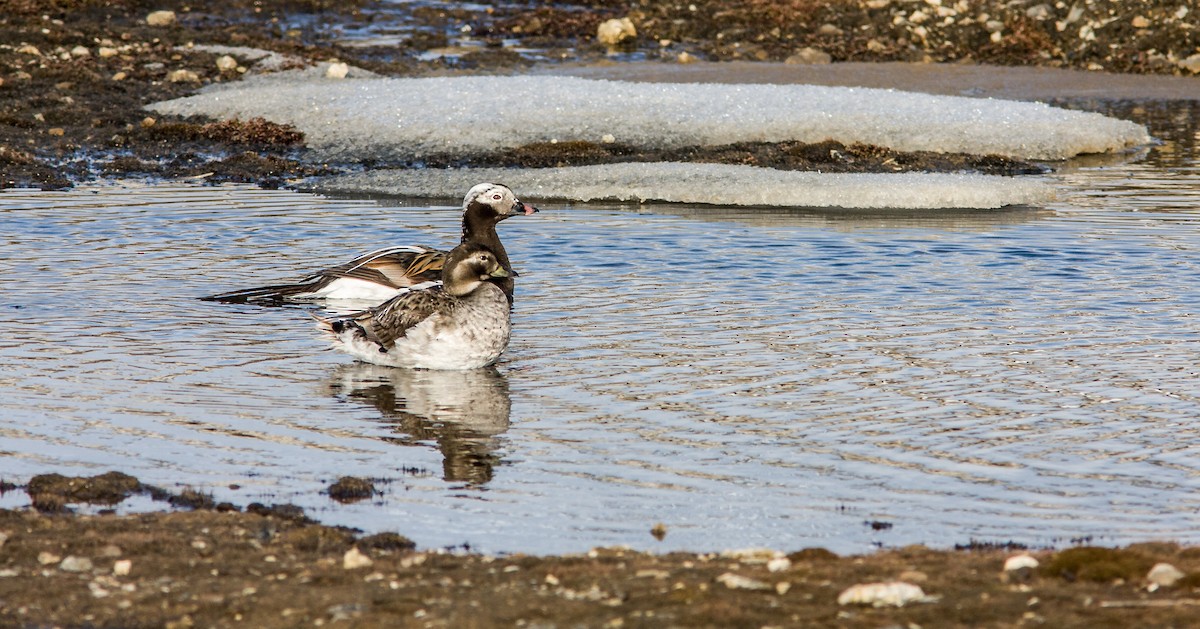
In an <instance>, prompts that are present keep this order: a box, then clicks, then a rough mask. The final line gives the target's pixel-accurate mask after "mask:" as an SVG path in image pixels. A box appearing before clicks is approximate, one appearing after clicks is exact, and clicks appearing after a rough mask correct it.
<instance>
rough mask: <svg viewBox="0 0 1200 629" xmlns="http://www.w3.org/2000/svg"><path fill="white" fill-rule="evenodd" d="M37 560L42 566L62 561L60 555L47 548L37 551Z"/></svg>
mask: <svg viewBox="0 0 1200 629" xmlns="http://www.w3.org/2000/svg"><path fill="white" fill-rule="evenodd" d="M37 561H38V563H40V564H42V565H43V566H48V565H50V564H52V563H58V562H60V561H62V557H60V556H59V555H56V554H54V553H52V552H50V551H48V550H43V551H42V552H40V553H38V556H37Z"/></svg>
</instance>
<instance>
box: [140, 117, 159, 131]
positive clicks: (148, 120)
mask: <svg viewBox="0 0 1200 629" xmlns="http://www.w3.org/2000/svg"><path fill="white" fill-rule="evenodd" d="M155 124H158V121H157V120H155V119H154V117H153V116H146V117H145V118H142V128H144V129H149V128H150V127H153V126H154V125H155Z"/></svg>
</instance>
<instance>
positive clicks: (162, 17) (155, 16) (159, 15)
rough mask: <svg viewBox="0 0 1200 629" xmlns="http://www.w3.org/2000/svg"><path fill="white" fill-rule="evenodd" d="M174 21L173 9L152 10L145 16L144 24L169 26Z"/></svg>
mask: <svg viewBox="0 0 1200 629" xmlns="http://www.w3.org/2000/svg"><path fill="white" fill-rule="evenodd" d="M174 23H175V12H174V11H153V12H151V13H150V14H149V15H147V16H146V24H148V25H150V26H170V25H172V24H174Z"/></svg>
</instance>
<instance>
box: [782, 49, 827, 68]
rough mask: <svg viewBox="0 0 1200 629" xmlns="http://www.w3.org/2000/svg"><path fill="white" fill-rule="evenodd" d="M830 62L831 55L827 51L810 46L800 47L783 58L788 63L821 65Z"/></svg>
mask: <svg viewBox="0 0 1200 629" xmlns="http://www.w3.org/2000/svg"><path fill="white" fill-rule="evenodd" d="M832 62H833V57H832V56H831V55H830V54H829V53H827V52H825V51H823V50H817V49H816V48H811V47H810V48H801V49H800V50H797V51H796V52H795V54H793V55H792V56H790V57H788V58H787V59H785V60H784V63H786V64H789V65H823V64H826V63H832Z"/></svg>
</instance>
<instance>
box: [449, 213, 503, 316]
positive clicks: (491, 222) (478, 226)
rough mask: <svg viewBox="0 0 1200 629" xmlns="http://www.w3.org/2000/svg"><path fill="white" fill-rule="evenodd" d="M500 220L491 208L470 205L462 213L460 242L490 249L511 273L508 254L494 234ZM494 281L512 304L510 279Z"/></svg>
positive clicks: (497, 236)
mask: <svg viewBox="0 0 1200 629" xmlns="http://www.w3.org/2000/svg"><path fill="white" fill-rule="evenodd" d="M501 220H503V219H501V218H498V217H497V216H496V213H495V212H493V211H492V209H491V208H489V207H486V206H484V205H483V204H481V203H471V204H470V205H468V206H467V210H466V211H465V212H463V223H462V227H463V233H462V240H461V241H460V242H463V243H467V242H470V243H477V244H481V245H483V246H485V247H487V248H488V249H491V250H492V252H493V253H495V254H496V261H497V262H499V263H500V266H502V267H504V268H505V269H507V270H508V271H512V270H513V269H512V263H511V262H509V261H508V252H507V251H505V250H504V245H503V244H501V243H500V236H499V235H498V234H496V223H499V222H500V221H501ZM494 281H495V283H496V284H497V285H498V286H500V288H501V289H503V290H504V294H505V295H507V296H508V301H509V303H512V295H513V280H512V278H511V277H506V278H503V279H498V280H494Z"/></svg>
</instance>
